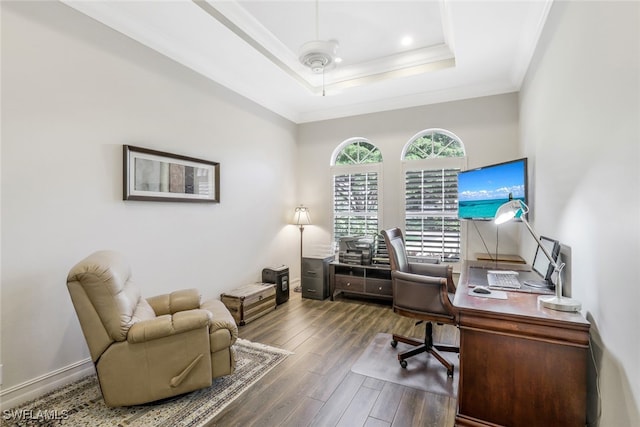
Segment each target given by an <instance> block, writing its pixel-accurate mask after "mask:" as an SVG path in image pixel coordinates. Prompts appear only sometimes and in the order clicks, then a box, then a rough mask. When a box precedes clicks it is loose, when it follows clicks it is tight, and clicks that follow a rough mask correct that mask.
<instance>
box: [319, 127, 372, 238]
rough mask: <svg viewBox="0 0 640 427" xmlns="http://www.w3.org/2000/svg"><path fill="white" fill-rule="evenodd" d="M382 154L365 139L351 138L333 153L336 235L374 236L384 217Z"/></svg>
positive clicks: (337, 236)
mask: <svg viewBox="0 0 640 427" xmlns="http://www.w3.org/2000/svg"><path fill="white" fill-rule="evenodd" d="M381 164H382V154H381V153H380V150H379V149H378V147H376V146H375V145H373V144H372V143H371V142H370V141H368V140H367V139H365V138H350V139H348V140H346V141H344V142H343V143H342V144H340V145H339V146H338V147H337V148H336V149H335V150H334V152H333V154H332V156H331V169H332V175H333V238H334V240H335V241H338V240H339V239H340V237H344V236H361V235H370V236H374V235H376V234H377V233H378V224H379V223H380V222H381V218H380V216H379V214H378V206H379V205H380V204H381V203H382V186H381V182H380V181H381Z"/></svg>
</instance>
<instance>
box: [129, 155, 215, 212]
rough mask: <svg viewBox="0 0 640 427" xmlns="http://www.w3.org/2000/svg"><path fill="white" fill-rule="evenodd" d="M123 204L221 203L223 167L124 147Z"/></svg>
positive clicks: (194, 159)
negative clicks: (129, 201)
mask: <svg viewBox="0 0 640 427" xmlns="http://www.w3.org/2000/svg"><path fill="white" fill-rule="evenodd" d="M122 155H123V156H122V157H123V166H122V172H123V179H122V182H123V200H144V201H156V202H158V201H161V202H194V203H219V202H220V163H218V162H213V161H209V160H203V159H197V158H195V157H188V156H182V155H179V154H172V153H166V152H163V151H158V150H152V149H149V148H142V147H136V146H133V145H123V146H122Z"/></svg>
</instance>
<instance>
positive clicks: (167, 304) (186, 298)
mask: <svg viewBox="0 0 640 427" xmlns="http://www.w3.org/2000/svg"><path fill="white" fill-rule="evenodd" d="M147 302H148V303H149V305H150V306H151V307H152V308H153V311H155V313H156V316H163V315H165V314H174V313H177V312H179V311H184V310H193V309H196V308H200V292H198V290H197V289H183V290H180V291H175V292H171V293H170V294H164V295H156V296H155V297H151V298H147Z"/></svg>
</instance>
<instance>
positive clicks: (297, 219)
mask: <svg viewBox="0 0 640 427" xmlns="http://www.w3.org/2000/svg"><path fill="white" fill-rule="evenodd" d="M293 223H294V224H296V225H297V226H299V228H300V285H299V286H296V288H295V289H294V292H302V264H303V263H302V233H303V232H304V226H305V225H308V224H311V216H310V215H309V209H308V208H306V207H304V205H300V206H298V207H297V208H296V211H295V213H294V215H293Z"/></svg>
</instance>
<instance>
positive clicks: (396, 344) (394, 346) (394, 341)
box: [391, 340, 398, 348]
mask: <svg viewBox="0 0 640 427" xmlns="http://www.w3.org/2000/svg"><path fill="white" fill-rule="evenodd" d="M397 346H398V341H396V340H393V341H391V347H393V348H396V347H397Z"/></svg>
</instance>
